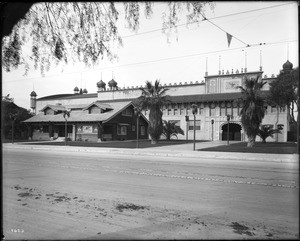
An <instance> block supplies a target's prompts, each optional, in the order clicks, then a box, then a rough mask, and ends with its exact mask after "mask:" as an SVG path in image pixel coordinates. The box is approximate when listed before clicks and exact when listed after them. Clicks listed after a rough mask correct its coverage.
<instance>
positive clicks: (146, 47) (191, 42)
mask: <svg viewBox="0 0 300 241" xmlns="http://www.w3.org/2000/svg"><path fill="white" fill-rule="evenodd" d="M118 4H121V3H117V5H118ZM166 6H167V4H166V3H165V2H155V3H154V13H153V16H152V17H151V18H150V19H145V17H144V16H143V14H141V19H140V27H139V30H138V32H137V33H134V32H132V31H130V30H128V29H127V28H126V24H125V21H123V20H122V19H124V13H123V12H122V11H121V10H120V19H121V20H120V22H119V23H118V27H119V31H120V34H121V36H123V37H124V38H123V47H119V48H118V47H116V48H115V50H116V51H115V53H116V54H117V55H118V60H115V61H113V62H109V61H107V60H106V59H104V60H103V61H100V63H99V65H98V66H94V67H92V68H87V67H85V66H84V64H82V63H75V64H70V65H67V66H66V65H64V66H57V67H55V68H51V69H50V71H49V72H46V73H45V76H44V77H42V76H41V74H40V72H39V71H38V70H37V71H35V70H34V69H33V68H32V69H31V70H30V71H29V73H28V75H27V76H24V75H23V74H24V69H23V67H22V66H20V67H19V68H18V69H17V70H13V71H11V72H5V70H4V69H2V96H5V95H7V94H10V97H13V98H14V102H15V103H16V104H17V105H19V106H21V107H23V108H26V109H29V108H30V93H31V91H32V90H34V91H35V92H36V93H37V95H38V96H37V98H41V97H44V96H48V95H55V94H71V93H73V89H74V87H75V86H78V87H79V88H86V89H87V90H88V93H96V92H97V87H96V83H97V82H98V81H100V80H101V78H102V80H103V81H104V82H106V83H108V82H109V81H110V80H111V79H112V77H113V78H114V79H115V80H116V82H117V83H118V86H119V87H121V88H122V87H128V86H129V87H131V86H143V85H144V84H145V82H146V81H152V82H154V81H155V80H157V79H159V80H160V82H161V83H162V84H170V83H172V84H174V83H179V82H182V83H184V82H188V83H189V82H191V81H193V82H195V81H198V82H201V81H203V80H204V76H205V72H206V71H207V72H208V75H215V74H218V71H219V68H220V69H221V70H224V71H225V72H226V71H227V70H229V71H230V72H231V70H232V69H233V70H234V71H236V69H238V70H239V71H241V68H245V67H247V70H248V72H249V71H258V70H259V67H260V65H262V69H263V71H264V73H263V75H267V76H268V77H270V76H271V75H272V74H274V75H275V76H276V75H277V74H278V73H279V71H280V70H281V69H282V65H283V64H284V63H285V62H286V61H287V59H288V60H289V61H290V62H292V63H293V66H294V67H297V66H298V62H299V56H298V52H299V50H298V45H299V44H298V5H297V2H295V1H291V2H289V1H274V2H271V1H253V2H250V1H241V2H224V1H220V2H219V1H217V2H215V7H214V9H211V8H210V7H209V6H207V7H206V8H205V12H204V15H205V17H206V18H207V19H208V20H209V21H202V22H200V23H199V24H190V25H188V27H187V26H186V25H183V26H179V27H178V32H177V34H175V33H174V34H172V35H171V36H170V39H169V41H168V38H167V36H166V35H165V34H163V33H162V31H161V28H162V20H161V16H162V15H161V14H162V13H163V12H164V10H165V9H166ZM120 9H121V8H120ZM184 23H186V17H185V15H184V14H183V15H182V16H181V22H180V24H184ZM152 30H157V31H152ZM147 32H149V33H147ZM226 32H227V33H229V34H231V35H232V36H233V37H232V40H231V43H230V46H228V42H227V36H226ZM260 43H265V44H263V45H260ZM248 44H249V45H250V47H246V46H247V45H248ZM101 76H102V77H101Z"/></svg>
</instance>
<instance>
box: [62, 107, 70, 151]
mask: <svg viewBox="0 0 300 241" xmlns="http://www.w3.org/2000/svg"><path fill="white" fill-rule="evenodd" d="M62 113H63V117H64V118H65V145H67V141H68V130H67V122H68V118H69V117H70V113H71V110H70V109H65V110H63V112H62Z"/></svg>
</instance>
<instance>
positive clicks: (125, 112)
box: [122, 109, 133, 116]
mask: <svg viewBox="0 0 300 241" xmlns="http://www.w3.org/2000/svg"><path fill="white" fill-rule="evenodd" d="M132 113H133V112H132V109H126V110H123V111H122V115H123V116H132Z"/></svg>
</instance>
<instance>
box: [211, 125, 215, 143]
mask: <svg viewBox="0 0 300 241" xmlns="http://www.w3.org/2000/svg"><path fill="white" fill-rule="evenodd" d="M214 122H215V121H214V120H211V140H212V141H213V140H214Z"/></svg>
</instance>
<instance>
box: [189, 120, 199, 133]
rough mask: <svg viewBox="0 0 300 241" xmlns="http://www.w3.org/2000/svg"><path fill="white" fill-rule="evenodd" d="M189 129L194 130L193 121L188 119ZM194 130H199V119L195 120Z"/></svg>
mask: <svg viewBox="0 0 300 241" xmlns="http://www.w3.org/2000/svg"><path fill="white" fill-rule="evenodd" d="M189 130H190V131H191V130H194V121H193V120H190V121H189ZM195 130H200V120H196V127H195Z"/></svg>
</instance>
